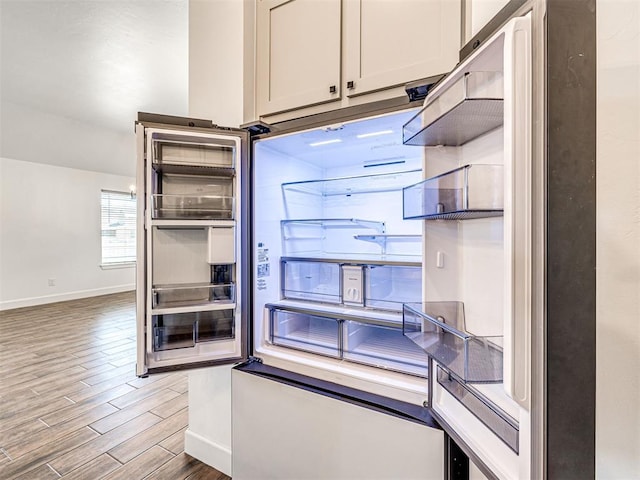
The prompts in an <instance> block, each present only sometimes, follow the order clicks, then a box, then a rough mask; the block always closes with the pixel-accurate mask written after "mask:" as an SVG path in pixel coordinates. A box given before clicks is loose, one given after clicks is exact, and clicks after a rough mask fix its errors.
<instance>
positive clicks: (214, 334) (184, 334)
mask: <svg viewBox="0 0 640 480" xmlns="http://www.w3.org/2000/svg"><path fill="white" fill-rule="evenodd" d="M152 322H153V350H154V351H156V352H157V351H164V350H174V349H187V348H194V347H195V346H196V344H197V343H201V342H211V341H215V340H228V339H230V338H234V309H233V308H229V309H224V310H210V311H206V312H188V313H175V314H164V315H153V317H152Z"/></svg>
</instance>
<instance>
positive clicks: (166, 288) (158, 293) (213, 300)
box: [151, 283, 235, 310]
mask: <svg viewBox="0 0 640 480" xmlns="http://www.w3.org/2000/svg"><path fill="white" fill-rule="evenodd" d="M151 295H152V299H153V302H152V308H153V309H154V310H156V309H165V308H175V307H194V306H205V305H210V304H221V303H223V304H228V303H234V302H235V285H234V284H233V283H224V284H211V283H205V284H190V285H158V286H155V287H154V288H152V293H151Z"/></svg>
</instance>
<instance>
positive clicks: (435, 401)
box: [430, 362, 531, 480]
mask: <svg viewBox="0 0 640 480" xmlns="http://www.w3.org/2000/svg"><path fill="white" fill-rule="evenodd" d="M433 368H434V375H433V376H432V377H433V378H432V379H431V381H430V386H431V408H432V411H433V415H434V417H436V419H437V420H438V422H439V423H440V425H442V427H443V428H444V430H445V431H447V432H448V433H449V434H450V435H452V436H453V437H454V439H455V440H456V443H458V444H459V445H463V446H465V448H466V449H467V450H465V451H467V453H468V454H469V455H470V457H471V456H472V457H473V458H474V462H479V464H482V465H483V467H484V468H485V469H486V470H488V471H490V472H491V473H492V475H493V476H492V477H489V478H499V479H501V480H509V479H514V478H531V475H530V473H529V470H528V468H527V466H526V459H527V448H528V445H527V438H526V435H525V436H523V431H524V432H526V431H527V428H528V427H527V425H528V415H527V413H526V412H525V411H523V410H520V409H518V413H519V415H518V416H517V418H514V417H513V416H511V415H509V414H506V413H505V412H504V411H503V410H501V409H500V408H499V407H497V406H496V405H495V404H494V403H492V402H491V401H490V400H488V399H487V398H486V397H484V396H483V395H481V394H479V392H478V391H477V390H476V389H475V387H474V386H472V385H468V384H465V383H464V382H463V381H462V380H461V379H458V378H456V376H455V375H451V374H450V373H449V371H448V370H447V369H446V368H442V367H441V366H440V365H438V364H437V363H436V362H433ZM516 408H517V406H516ZM463 450H464V449H463ZM523 462H524V463H523Z"/></svg>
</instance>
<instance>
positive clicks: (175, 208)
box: [151, 194, 234, 220]
mask: <svg viewBox="0 0 640 480" xmlns="http://www.w3.org/2000/svg"><path fill="white" fill-rule="evenodd" d="M151 197H152V198H151V200H152V204H153V207H152V208H153V210H152V216H153V218H163V219H185V218H189V219H203V220H230V219H233V212H234V199H233V197H225V196H220V195H197V196H196V195H167V194H154V195H152V196H151Z"/></svg>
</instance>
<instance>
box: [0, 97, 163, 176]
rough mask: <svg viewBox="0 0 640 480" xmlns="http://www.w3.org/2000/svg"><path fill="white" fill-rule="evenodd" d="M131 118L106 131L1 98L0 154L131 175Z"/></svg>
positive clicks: (132, 163)
mask: <svg viewBox="0 0 640 480" xmlns="http://www.w3.org/2000/svg"><path fill="white" fill-rule="evenodd" d="M167 113H169V112H167ZM134 120H135V116H132V117H131V120H130V122H129V123H128V124H127V126H124V125H123V127H124V128H123V129H121V130H110V129H108V128H105V127H102V126H100V125H92V124H90V123H87V122H86V121H82V120H79V119H72V118H68V117H63V116H61V115H56V114H53V113H50V112H44V111H42V110H38V109H35V108H31V107H29V106H27V105H22V104H18V103H14V102H12V101H10V100H7V99H6V98H3V99H2V108H1V109H0V124H1V125H2V129H0V157H3V158H16V159H19V160H24V161H27V162H36V163H47V164H52V165H60V166H63V167H69V168H79V169H82V170H91V171H94V172H105V173H111V174H115V175H127V176H132V177H133V176H135V174H136V161H135V158H136V150H135V148H136V147H135V135H134V130H133V122H134ZM126 127H130V128H129V129H128V130H127V129H126Z"/></svg>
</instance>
